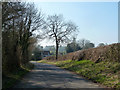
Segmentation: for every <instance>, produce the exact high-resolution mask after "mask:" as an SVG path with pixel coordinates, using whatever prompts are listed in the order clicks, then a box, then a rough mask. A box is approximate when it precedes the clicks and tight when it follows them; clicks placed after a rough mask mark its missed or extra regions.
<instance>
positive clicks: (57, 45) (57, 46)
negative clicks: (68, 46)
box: [56, 41, 59, 60]
mask: <svg viewBox="0 0 120 90" xmlns="http://www.w3.org/2000/svg"><path fill="white" fill-rule="evenodd" d="M58 48H59V44H58V42H57V41H56V60H57V59H58Z"/></svg>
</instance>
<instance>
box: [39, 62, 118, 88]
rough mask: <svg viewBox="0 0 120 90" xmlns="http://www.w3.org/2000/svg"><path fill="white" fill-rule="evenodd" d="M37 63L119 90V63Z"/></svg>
mask: <svg viewBox="0 0 120 90" xmlns="http://www.w3.org/2000/svg"><path fill="white" fill-rule="evenodd" d="M38 62H39V63H47V64H53V65H56V66H59V67H61V68H64V69H67V70H70V71H73V72H76V73H77V74H79V75H82V76H84V77H86V78H88V79H90V80H92V81H94V82H96V83H100V84H102V85H105V86H107V87H111V88H117V89H120V77H119V76H120V63H118V62H107V61H101V62H99V63H94V62H93V61H91V60H81V61H73V60H65V61H46V60H41V61H38Z"/></svg>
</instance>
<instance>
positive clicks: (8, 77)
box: [2, 63, 34, 89]
mask: <svg viewBox="0 0 120 90" xmlns="http://www.w3.org/2000/svg"><path fill="white" fill-rule="evenodd" d="M33 67H34V65H33V64H31V63H29V64H26V65H22V66H21V68H19V69H17V70H16V71H13V72H7V73H6V74H3V75H2V88H3V89H7V88H12V87H13V86H14V85H15V84H16V82H18V81H20V80H21V79H22V77H23V76H24V75H25V74H26V73H28V72H29V71H30V70H31V69H32V68H33Z"/></svg>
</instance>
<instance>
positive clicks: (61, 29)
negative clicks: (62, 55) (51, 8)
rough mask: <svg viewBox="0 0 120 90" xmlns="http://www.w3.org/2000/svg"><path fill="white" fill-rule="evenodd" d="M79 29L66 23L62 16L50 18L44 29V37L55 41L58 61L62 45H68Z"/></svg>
mask: <svg viewBox="0 0 120 90" xmlns="http://www.w3.org/2000/svg"><path fill="white" fill-rule="evenodd" d="M77 28H78V27H77V26H76V25H75V24H74V23H73V22H71V21H69V22H65V21H64V19H63V16H62V15H52V16H48V18H47V20H46V21H45V25H44V27H43V29H44V36H46V37H48V38H49V39H54V40H55V42H56V60H57V58H58V48H59V45H60V43H62V42H64V43H66V42H67V41H68V40H70V37H71V36H72V34H73V33H75V32H76V31H77Z"/></svg>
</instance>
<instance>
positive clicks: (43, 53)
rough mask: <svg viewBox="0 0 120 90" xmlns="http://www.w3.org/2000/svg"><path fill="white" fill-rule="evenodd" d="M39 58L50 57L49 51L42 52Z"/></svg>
mask: <svg viewBox="0 0 120 90" xmlns="http://www.w3.org/2000/svg"><path fill="white" fill-rule="evenodd" d="M41 56H42V58H44V57H47V56H50V51H42V52H41Z"/></svg>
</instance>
